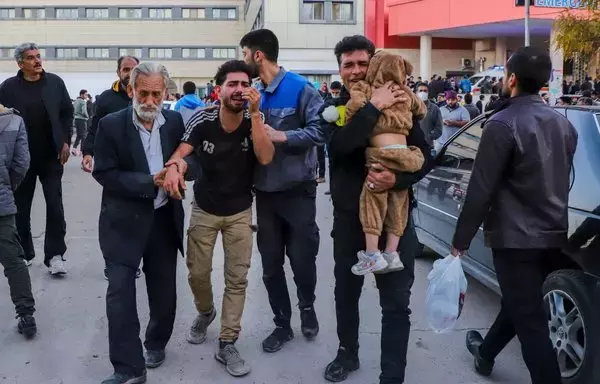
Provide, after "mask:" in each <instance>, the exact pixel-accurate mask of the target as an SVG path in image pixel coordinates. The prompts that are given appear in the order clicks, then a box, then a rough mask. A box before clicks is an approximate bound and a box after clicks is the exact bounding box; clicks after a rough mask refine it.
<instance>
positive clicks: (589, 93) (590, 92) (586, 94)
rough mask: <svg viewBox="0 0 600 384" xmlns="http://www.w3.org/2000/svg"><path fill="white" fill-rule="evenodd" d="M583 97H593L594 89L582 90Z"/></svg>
mask: <svg viewBox="0 0 600 384" xmlns="http://www.w3.org/2000/svg"><path fill="white" fill-rule="evenodd" d="M581 96H582V97H592V91H583V92H581Z"/></svg>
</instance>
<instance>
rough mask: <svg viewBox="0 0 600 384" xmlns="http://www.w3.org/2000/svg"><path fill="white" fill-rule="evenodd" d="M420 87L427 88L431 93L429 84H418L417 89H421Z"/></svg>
mask: <svg viewBox="0 0 600 384" xmlns="http://www.w3.org/2000/svg"><path fill="white" fill-rule="evenodd" d="M419 87H425V88H427V90H428V91H429V84H427V83H423V82H420V83H417V87H416V88H417V89H419Z"/></svg>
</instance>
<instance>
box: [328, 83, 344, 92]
mask: <svg viewBox="0 0 600 384" xmlns="http://www.w3.org/2000/svg"><path fill="white" fill-rule="evenodd" d="M329 89H331V90H333V89H342V83H340V82H339V81H332V82H331V85H330V86H329Z"/></svg>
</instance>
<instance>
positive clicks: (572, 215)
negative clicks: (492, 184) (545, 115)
mask: <svg viewBox="0 0 600 384" xmlns="http://www.w3.org/2000/svg"><path fill="white" fill-rule="evenodd" d="M555 110H556V111H557V112H559V113H561V114H563V115H564V116H566V117H567V118H568V119H569V121H571V123H572V124H573V125H574V126H575V128H576V129H577V132H578V133H579V141H578V146H577V151H576V153H575V158H574V161H573V169H572V171H571V188H570V193H569V241H568V245H567V246H566V247H565V249H564V250H563V252H564V254H565V257H564V266H561V269H560V270H558V271H556V272H554V273H552V274H551V275H549V276H548V278H547V279H546V281H545V283H544V287H543V291H544V292H543V293H544V302H545V304H546V308H547V313H548V327H549V329H550V338H551V340H552V343H553V345H554V347H555V350H556V353H557V355H558V362H559V366H560V370H561V373H562V377H563V382H564V383H565V384H592V383H600V369H598V367H600V306H598V304H599V303H600V107H584V106H568V107H555ZM489 115H490V113H486V114H483V115H480V116H478V117H477V118H475V119H474V120H472V121H471V122H469V123H468V124H467V125H465V126H464V127H463V128H462V129H461V130H460V131H458V132H457V133H456V134H455V135H454V136H453V137H452V138H451V139H450V140H449V142H448V143H446V145H444V146H443V147H442V149H441V150H440V152H439V153H438V155H437V156H436V159H435V164H436V165H435V167H434V168H433V170H432V171H431V172H430V173H429V174H428V175H427V176H426V177H425V178H424V179H423V180H422V181H421V182H420V183H419V184H418V185H417V186H416V188H415V196H416V199H417V202H418V203H417V208H416V209H415V212H414V215H415V225H416V228H417V234H418V236H419V241H420V242H421V243H422V245H426V246H427V247H429V248H431V249H432V250H433V251H435V252H436V253H438V254H439V255H441V256H445V255H447V254H448V253H449V251H450V247H451V243H452V236H453V234H454V229H455V227H456V223H457V220H458V216H459V214H460V211H461V208H462V204H463V203H464V200H465V197H466V193H458V191H461V192H462V191H466V190H467V186H468V184H469V179H470V176H471V171H472V168H473V163H474V161H475V155H476V154H477V149H478V146H479V141H480V138H481V134H482V131H483V129H485V127H484V122H485V121H486V119H487V117H488V116H489ZM463 266H464V268H465V270H466V271H467V272H468V273H469V274H471V275H472V276H473V277H474V278H475V279H477V280H479V281H480V282H481V283H483V284H484V285H486V286H488V287H490V288H492V289H493V290H495V291H496V292H498V293H499V287H498V282H497V280H496V275H495V272H494V265H493V261H492V253H491V250H490V249H489V248H486V247H485V246H484V240H483V229H482V228H479V231H478V233H477V235H476V236H475V238H474V239H473V242H472V243H471V248H470V249H469V251H468V254H467V255H466V256H464V258H463Z"/></svg>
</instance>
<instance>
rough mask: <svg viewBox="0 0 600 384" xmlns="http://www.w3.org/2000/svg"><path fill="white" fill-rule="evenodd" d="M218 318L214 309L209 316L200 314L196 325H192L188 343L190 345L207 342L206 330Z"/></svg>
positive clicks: (195, 322)
mask: <svg viewBox="0 0 600 384" xmlns="http://www.w3.org/2000/svg"><path fill="white" fill-rule="evenodd" d="M215 317H217V311H216V310H215V309H214V308H213V310H212V312H211V313H210V314H208V315H203V314H201V313H200V314H198V316H196V319H195V320H194V323H193V324H192V326H191V328H190V331H189V332H188V334H187V337H186V339H187V341H188V343H190V344H202V343H204V341H205V340H206V329H207V328H208V326H209V325H210V323H212V322H213V321H214V320H215Z"/></svg>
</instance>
